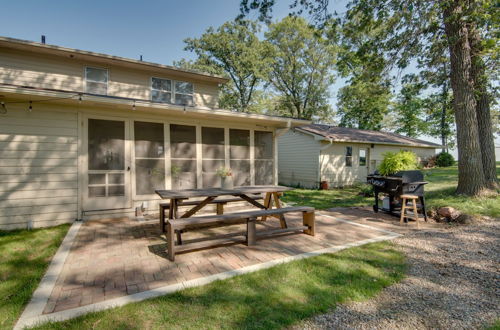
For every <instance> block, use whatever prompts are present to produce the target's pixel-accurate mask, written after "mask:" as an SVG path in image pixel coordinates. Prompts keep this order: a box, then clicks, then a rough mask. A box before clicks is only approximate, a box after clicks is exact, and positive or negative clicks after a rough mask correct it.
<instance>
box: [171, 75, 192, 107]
mask: <svg viewBox="0 0 500 330" xmlns="http://www.w3.org/2000/svg"><path fill="white" fill-rule="evenodd" d="M175 104H178V105H188V106H192V105H193V104H194V101H193V84H192V83H188V82H184V81H176V82H175Z"/></svg>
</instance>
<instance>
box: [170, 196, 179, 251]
mask: <svg viewBox="0 0 500 330" xmlns="http://www.w3.org/2000/svg"><path fill="white" fill-rule="evenodd" d="M177 204H178V203H177V199H171V200H170V208H169V209H168V218H169V219H177V207H178V205H177ZM175 234H176V235H177V245H182V237H181V232H180V231H179V230H177V231H176V232H175ZM172 235H173V234H172Z"/></svg>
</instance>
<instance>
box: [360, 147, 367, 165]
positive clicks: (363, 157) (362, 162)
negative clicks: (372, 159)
mask: <svg viewBox="0 0 500 330" xmlns="http://www.w3.org/2000/svg"><path fill="white" fill-rule="evenodd" d="M359 166H366V149H359Z"/></svg>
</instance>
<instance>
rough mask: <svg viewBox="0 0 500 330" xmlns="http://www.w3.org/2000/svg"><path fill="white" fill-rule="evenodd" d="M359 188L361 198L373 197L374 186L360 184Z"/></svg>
mask: <svg viewBox="0 0 500 330" xmlns="http://www.w3.org/2000/svg"><path fill="white" fill-rule="evenodd" d="M358 188H359V195H360V196H364V197H371V196H373V186H372V185H370V184H366V183H363V184H360V185H359V186H358Z"/></svg>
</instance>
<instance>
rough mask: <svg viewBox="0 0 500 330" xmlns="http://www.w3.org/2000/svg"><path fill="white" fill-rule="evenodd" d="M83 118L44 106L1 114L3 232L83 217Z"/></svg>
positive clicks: (19, 106)
mask: <svg viewBox="0 0 500 330" xmlns="http://www.w3.org/2000/svg"><path fill="white" fill-rule="evenodd" d="M77 119H78V115H77V113H76V112H71V111H67V110H64V109H63V108H59V107H58V106H54V105H52V106H48V105H46V104H39V103H37V104H36V105H34V106H33V111H32V112H29V111H27V106H26V104H25V103H24V104H9V105H8V112H7V114H0V229H13V228H20V227H21V228H22V227H26V226H27V223H28V222H32V224H33V226H34V227H44V226H52V225H56V224H60V223H66V222H71V221H73V220H74V219H75V218H77V213H78V128H77V127H78V126H77V124H78V120H77Z"/></svg>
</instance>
